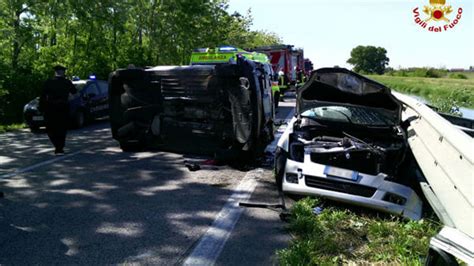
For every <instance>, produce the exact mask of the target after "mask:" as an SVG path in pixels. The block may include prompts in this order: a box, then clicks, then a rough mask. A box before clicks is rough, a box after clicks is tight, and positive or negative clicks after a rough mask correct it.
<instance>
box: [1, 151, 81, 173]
mask: <svg viewBox="0 0 474 266" xmlns="http://www.w3.org/2000/svg"><path fill="white" fill-rule="evenodd" d="M88 149H90V148H88ZM88 149H83V150H80V151H76V152H73V153H70V154H66V155H63V156H58V157H55V158H53V159H50V160H47V161H44V162H40V163H37V164H34V165H30V166H28V167H25V168H22V169H18V170H16V171H15V172H13V173H9V174H4V175H1V176H0V179H3V178H10V177H14V176H16V175H19V174H22V173H26V172H29V171H31V170H34V169H36V168H39V167H42V166H45V165H48V164H52V163H55V162H58V161H62V160H64V159H67V158H70V157H72V156H74V155H77V154H79V153H81V152H83V151H85V150H88Z"/></svg>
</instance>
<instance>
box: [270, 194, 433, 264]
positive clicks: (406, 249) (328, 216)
mask: <svg viewBox="0 0 474 266" xmlns="http://www.w3.org/2000/svg"><path fill="white" fill-rule="evenodd" d="M319 203H320V201H319V200H318V199H314V198H306V199H303V200H301V201H298V202H297V203H296V204H295V205H294V206H293V208H292V210H291V214H292V215H291V221H290V226H289V227H290V231H291V233H292V234H293V235H294V240H293V241H292V243H291V244H290V246H289V247H288V248H287V249H284V250H281V251H278V257H279V261H280V264H282V265H334V264H356V265H359V264H366V263H393V264H397V265H398V264H403V265H421V264H423V263H424V257H425V255H426V254H427V252H428V246H429V241H430V238H431V237H432V236H434V235H435V234H437V233H438V232H439V230H440V229H441V226H440V224H439V223H438V222H436V221H433V220H427V219H425V220H420V221H405V220H402V219H399V218H396V217H392V218H380V217H373V215H372V216H370V215H358V214H355V213H353V212H351V211H349V210H347V209H340V208H336V207H329V208H326V209H324V210H323V211H322V213H321V214H319V215H315V214H313V207H315V206H317V205H318V204H319Z"/></svg>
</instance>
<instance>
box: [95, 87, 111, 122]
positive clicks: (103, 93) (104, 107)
mask: <svg viewBox="0 0 474 266" xmlns="http://www.w3.org/2000/svg"><path fill="white" fill-rule="evenodd" d="M97 84H98V86H99V93H100V99H99V102H98V105H97V108H98V109H99V115H100V116H106V115H109V83H107V82H106V81H103V80H98V81H97Z"/></svg>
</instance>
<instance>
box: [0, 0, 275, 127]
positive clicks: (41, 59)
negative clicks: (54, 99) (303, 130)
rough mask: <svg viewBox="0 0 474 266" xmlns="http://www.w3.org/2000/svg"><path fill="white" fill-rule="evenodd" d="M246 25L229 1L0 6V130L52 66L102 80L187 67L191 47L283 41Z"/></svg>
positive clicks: (0, 1) (49, 1) (11, 2)
mask: <svg viewBox="0 0 474 266" xmlns="http://www.w3.org/2000/svg"><path fill="white" fill-rule="evenodd" d="M251 25H252V16H251V13H250V11H248V12H247V13H246V14H239V13H233V14H229V12H228V0H101V1H96V0H22V1H20V0H0V124H6V123H13V122H18V121H21V117H22V106H23V105H24V104H25V103H26V102H27V101H29V100H31V99H32V98H34V97H35V96H37V95H38V93H39V90H40V89H41V84H42V82H43V81H44V80H45V79H46V78H47V77H49V76H51V74H52V69H51V67H52V66H53V65H54V64H63V65H65V66H67V67H68V74H69V75H77V76H79V77H82V78H85V77H87V76H88V75H89V74H91V73H94V74H96V76H97V77H98V78H101V79H106V78H107V77H108V74H109V73H110V72H111V71H113V70H115V69H117V68H123V67H126V66H127V65H129V64H134V65H135V66H142V67H145V66H155V65H178V64H188V63H189V58H190V54H191V51H192V49H193V48H196V47H214V46H218V45H234V46H238V47H243V48H245V47H254V46H259V45H270V44H277V43H281V39H280V38H279V37H278V36H277V35H276V34H274V33H270V32H265V31H252V30H250V26H251Z"/></svg>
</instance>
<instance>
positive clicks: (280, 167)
mask: <svg viewBox="0 0 474 266" xmlns="http://www.w3.org/2000/svg"><path fill="white" fill-rule="evenodd" d="M285 166H286V154H285V152H284V151H283V150H282V149H281V148H279V147H278V148H277V150H276V151H275V173H274V174H275V183H276V185H277V188H278V191H282V190H283V176H284V173H285Z"/></svg>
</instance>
